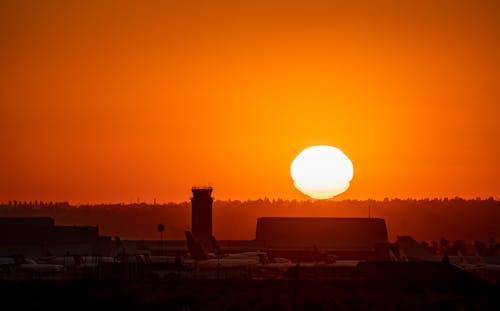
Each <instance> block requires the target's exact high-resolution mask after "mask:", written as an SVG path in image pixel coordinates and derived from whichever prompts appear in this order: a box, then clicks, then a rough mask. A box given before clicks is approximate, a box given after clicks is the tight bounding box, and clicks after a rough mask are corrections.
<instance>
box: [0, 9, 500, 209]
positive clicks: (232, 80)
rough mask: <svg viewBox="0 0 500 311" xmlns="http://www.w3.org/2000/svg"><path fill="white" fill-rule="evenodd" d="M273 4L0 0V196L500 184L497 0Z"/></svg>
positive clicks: (376, 190) (235, 194)
mask: <svg viewBox="0 0 500 311" xmlns="http://www.w3.org/2000/svg"><path fill="white" fill-rule="evenodd" d="M214 2H217V3H214ZM270 2H271V1H256V0H249V1H234V0H227V1H102V0H98V1H59V2H54V1H1V2H0V42H1V43H0V47H1V49H0V146H1V152H0V201H6V200H9V199H17V200H35V199H38V200H40V199H41V200H68V201H71V202H75V203H85V202H119V201H124V202H130V201H136V200H137V198H138V197H139V198H140V200H141V201H148V202H151V201H153V199H154V198H156V199H157V200H158V201H160V202H165V201H184V200H187V199H189V197H190V187H191V186H192V185H204V184H208V183H210V184H211V185H213V186H214V187H215V191H214V196H215V197H216V198H217V199H228V198H231V199H247V198H259V197H265V196H267V197H269V198H278V197H283V198H290V199H292V198H297V199H306V198H307V197H305V196H304V195H302V194H301V193H300V192H298V191H297V190H296V189H295V188H294V187H293V182H292V180H291V177H290V174H289V169H290V163H291V161H292V160H293V158H294V157H295V155H296V154H298V153H299V152H300V151H301V150H302V149H303V148H305V147H308V146H310V145H315V144H329V145H333V146H337V147H339V148H340V149H342V150H343V151H344V152H345V153H346V154H347V155H348V156H349V157H350V158H351V160H352V162H353V164H354V179H353V181H352V184H351V188H350V189H349V190H348V191H347V192H346V193H345V194H343V195H341V196H340V198H358V199H364V198H375V199H381V198H384V197H403V198H406V197H417V198H420V197H435V196H437V197H446V196H449V197H453V196H456V195H457V196H463V197H476V196H480V197H488V196H494V197H499V196H500V187H499V184H500V183H499V178H500V166H499V165H498V159H500V144H499V136H500V135H499V134H500V127H499V125H498V122H497V120H499V119H500V57H499V55H500V4H499V2H497V1H456V0H454V1H434V0H429V1H386V2H382V1H337V2H335V1H326V0H325V1H300V2H299V1H290V0H287V1H273V2H272V4H271V3H270Z"/></svg>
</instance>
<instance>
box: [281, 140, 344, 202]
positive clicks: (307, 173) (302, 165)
mask: <svg viewBox="0 0 500 311" xmlns="http://www.w3.org/2000/svg"><path fill="white" fill-rule="evenodd" d="M290 173H291V175H292V178H293V180H294V185H295V187H296V188H297V189H298V190H299V191H300V192H302V193H304V194H306V195H308V196H310V197H312V198H314V199H329V198H332V197H334V196H336V195H339V194H341V193H342V192H344V191H346V190H347V189H348V188H349V185H350V182H351V180H352V176H353V166H352V162H351V160H349V158H348V157H347V156H346V155H345V154H344V153H343V152H342V151H341V150H340V149H338V148H335V147H331V146H312V147H309V148H306V149H304V150H302V152H301V153H299V154H298V155H297V157H295V159H294V160H293V162H292V165H291V167H290Z"/></svg>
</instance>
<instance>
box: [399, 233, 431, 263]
mask: <svg viewBox="0 0 500 311" xmlns="http://www.w3.org/2000/svg"><path fill="white" fill-rule="evenodd" d="M398 244H399V248H400V254H401V257H406V259H407V260H410V261H412V260H413V261H415V260H416V261H433V257H432V255H431V253H430V252H429V251H428V250H426V249H425V248H424V247H423V246H422V245H420V244H418V242H417V241H415V239H413V238H412V237H410V236H398ZM402 259H403V260H404V259H405V258H402Z"/></svg>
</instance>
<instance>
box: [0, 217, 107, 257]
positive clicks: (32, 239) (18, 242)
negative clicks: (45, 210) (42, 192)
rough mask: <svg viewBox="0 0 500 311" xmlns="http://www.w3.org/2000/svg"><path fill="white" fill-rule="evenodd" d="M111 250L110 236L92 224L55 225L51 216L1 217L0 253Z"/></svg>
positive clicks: (98, 252)
mask: <svg viewBox="0 0 500 311" xmlns="http://www.w3.org/2000/svg"><path fill="white" fill-rule="evenodd" d="M110 251H111V238H110V237H107V236H101V235H99V228H98V227H94V226H56V225H55V221H54V219H53V218H50V217H1V218H0V256H9V255H12V254H16V253H21V254H24V255H28V256H45V255H47V254H48V253H50V254H51V255H64V254H66V253H71V254H103V255H108V254H109V253H110Z"/></svg>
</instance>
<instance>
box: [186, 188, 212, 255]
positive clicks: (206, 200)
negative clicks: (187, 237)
mask: <svg viewBox="0 0 500 311" xmlns="http://www.w3.org/2000/svg"><path fill="white" fill-rule="evenodd" d="M191 190H192V192H193V197H192V198H191V205H192V210H191V231H192V233H193V236H194V237H195V238H196V239H198V240H199V241H200V243H201V245H202V246H203V248H204V249H205V250H206V251H212V243H211V238H212V203H213V198H212V190H213V189H212V187H206V188H200V187H193V188H192V189H191Z"/></svg>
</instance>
